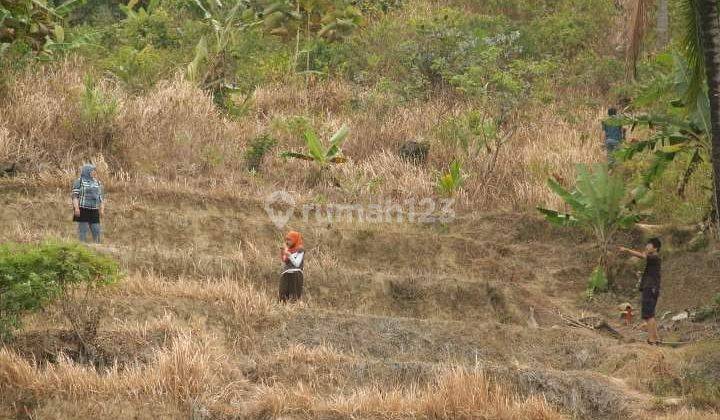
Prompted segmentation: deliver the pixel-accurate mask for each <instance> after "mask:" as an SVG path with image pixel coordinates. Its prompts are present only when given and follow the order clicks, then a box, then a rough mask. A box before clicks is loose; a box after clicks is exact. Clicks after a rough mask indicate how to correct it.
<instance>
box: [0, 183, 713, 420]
mask: <svg viewBox="0 0 720 420" xmlns="http://www.w3.org/2000/svg"><path fill="white" fill-rule="evenodd" d="M64 181H66V180H64V179H61V178H59V179H54V180H46V181H44V182H42V183H39V182H37V181H34V182H26V181H21V180H11V181H2V184H0V188H1V191H2V201H3V202H2V205H3V212H2V213H1V214H0V229H1V230H2V231H3V232H4V233H3V240H14V241H29V240H37V239H40V238H45V237H48V236H51V237H52V236H55V237H63V238H65V237H72V236H73V234H74V231H73V228H74V226H73V225H72V223H70V222H69V218H68V208H69V207H68V198H67V192H66V191H65V190H64V189H63V188H62V186H63V185H64ZM108 194H109V197H110V198H109V200H110V201H109V207H108V209H109V210H108V216H107V222H106V224H105V226H106V241H105V244H104V245H102V246H101V247H100V249H101V250H103V251H105V252H108V253H110V254H112V255H114V256H115V257H117V258H118V259H119V260H120V261H122V264H123V267H124V269H125V271H126V273H127V277H126V279H125V280H123V281H122V282H121V283H120V284H119V285H118V286H117V287H115V288H113V289H112V290H111V291H109V292H107V293H102V294H99V295H98V296H97V299H96V300H95V304H96V305H98V306H99V307H101V308H102V309H103V312H102V313H103V315H102V321H101V324H100V329H99V332H98V335H97V338H96V339H95V340H94V341H93V342H92V343H89V344H88V345H87V346H81V345H80V343H78V340H77V338H75V336H74V335H73V334H72V333H71V331H70V329H69V326H68V325H65V324H64V321H63V319H62V317H60V316H59V314H58V312H57V308H51V309H49V310H48V311H46V312H45V313H42V314H39V315H37V316H33V317H32V318H31V319H30V320H28V321H27V328H26V329H25V330H23V332H21V333H20V334H19V336H18V337H17V340H15V341H14V342H13V343H12V344H10V345H9V346H8V347H6V348H5V349H3V350H0V388H1V389H2V390H3V393H2V397H0V401H1V402H2V405H1V406H0V410H2V411H0V413H1V414H2V416H3V417H29V418H84V417H87V416H90V415H93V416H99V417H101V418H110V417H122V418H151V417H160V418H178V417H184V418H187V417H188V416H190V417H192V418H281V417H282V418H411V417H427V418H433V417H449V418H461V417H463V418H479V417H481V418H556V417H561V416H570V417H576V418H648V417H652V416H660V415H669V416H671V417H673V416H680V417H684V416H686V415H690V414H689V413H690V411H683V410H686V407H687V406H689V405H690V402H689V398H683V397H681V395H680V393H679V391H680V388H679V387H676V386H673V384H672V381H674V380H679V379H678V378H679V375H680V372H681V369H682V366H685V364H686V363H687V360H688V357H690V356H689V355H697V354H705V355H707V354H708V353H707V346H708V345H710V344H711V343H712V342H711V341H710V342H707V341H706V342H704V343H699V344H697V345H694V346H689V347H683V348H679V349H673V348H653V347H649V346H646V345H644V344H641V341H640V340H642V335H641V334H640V333H639V332H637V331H632V330H629V329H622V328H620V327H619V325H618V323H616V322H615V319H614V318H612V317H610V314H611V311H610V309H609V308H610V307H611V306H612V305H611V300H612V299H611V298H608V301H602V302H599V303H598V302H594V303H590V304H588V303H587V302H586V301H584V300H583V298H582V296H583V289H584V279H585V276H586V273H585V268H584V267H587V266H589V265H588V261H591V248H590V245H589V244H588V243H586V242H585V241H584V240H583V239H582V238H581V237H576V236H574V235H573V234H571V232H567V231H562V230H558V229H555V228H551V227H549V226H548V225H546V224H545V223H544V222H543V221H541V220H539V219H537V218H535V217H534V216H529V215H525V214H512V213H496V214H475V215H465V216H462V215H461V217H459V218H458V220H456V221H455V222H453V223H450V224H447V225H417V224H414V225H409V224H405V225H400V224H362V225H358V224H351V223H338V224H332V225H328V224H317V223H314V222H311V223H309V224H295V225H292V226H293V227H296V228H299V229H301V230H302V231H303V232H304V233H305V235H306V243H307V245H308V263H307V268H306V287H307V288H306V291H307V293H306V298H305V299H304V301H303V302H302V303H299V304H294V305H287V306H283V305H280V304H278V303H276V301H275V293H276V284H277V274H276V273H277V268H278V267H277V262H276V254H277V251H276V249H277V247H278V246H279V245H278V244H279V239H280V238H281V236H280V235H281V233H280V232H279V231H278V230H277V229H276V228H275V226H274V225H273V224H272V223H271V222H270V220H269V219H268V218H267V216H266V215H265V212H264V210H263V202H262V200H257V199H254V198H250V197H241V196H235V195H233V194H230V193H227V192H222V193H221V192H218V191H213V190H212V189H210V190H205V191H204V192H203V191H201V190H199V189H198V190H196V189H192V188H190V187H187V188H186V189H185V190H178V189H177V188H175V187H173V188H172V189H171V188H169V187H167V186H163V185H155V186H150V185H147V186H142V188H137V185H133V184H132V183H127V182H124V181H117V180H116V181H111V182H110V183H109V192H108ZM170 198H172V199H170ZM291 224H292V222H291ZM629 239H632V238H629ZM683 255H684V254H682V253H680V252H679V253H678V254H673V255H672V256H671V257H670V263H669V264H668V265H669V266H670V267H671V268H670V270H672V267H673V263H672V261H673V260H675V261H678V264H679V265H681V262H682V259H683V258H686V257H684V256H683ZM706 257H707V256H706V255H705V254H696V255H695V256H694V258H696V259H697V258H706ZM708 261H709V262H708V264H707V268H708V269H712V262H710V261H711V260H710V259H708ZM715 269H716V268H715ZM699 274H701V273H698V275H699ZM685 281H686V282H692V281H693V277H690V278H686V279H685ZM673 287H675V286H673V281H672V280H670V281H669V282H668V290H669V291H672V288H673ZM715 291H717V290H715ZM712 292H713V291H712V290H707V291H704V292H703V293H706V294H712ZM671 294H672V292H668V296H671ZM698 299H701V297H698ZM671 301H672V298H671V297H669V298H668V299H667V300H665V299H664V300H663V301H662V302H661V306H663V305H665V306H667V307H671V306H672V304H671V303H670V302H671ZM531 311H533V312H534V316H533V319H534V320H535V322H533V321H530V320H529V317H530V314H531ZM559 314H565V315H571V316H575V317H580V316H583V314H584V316H589V315H594V316H597V317H602V318H605V319H609V321H610V324H611V325H612V326H613V327H614V328H615V329H620V330H621V332H622V333H623V334H624V337H623V338H622V339H620V340H618V339H617V338H616V337H613V336H612V335H610V334H606V333H604V332H603V331H600V330H595V331H593V330H589V329H583V328H573V327H571V326H568V325H567V324H566V323H565V322H563V320H562V319H561V318H560V316H559ZM702 346H705V347H702ZM703 348H704V350H703ZM693 357H695V356H693ZM666 383H667V384H666ZM663 384H666V385H663ZM663 386H664V388H662V387H663ZM661 388H662V389H661ZM676 391H677V392H676ZM678 410H680V411H678ZM692 415H696V416H698V418H702V412H701V411H697V412H693V414H692ZM707 415H708V416H709V417H707V418H711V415H710V414H707Z"/></svg>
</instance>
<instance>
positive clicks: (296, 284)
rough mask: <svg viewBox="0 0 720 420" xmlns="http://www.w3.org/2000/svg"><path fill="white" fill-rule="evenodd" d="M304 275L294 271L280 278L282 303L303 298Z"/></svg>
mask: <svg viewBox="0 0 720 420" xmlns="http://www.w3.org/2000/svg"><path fill="white" fill-rule="evenodd" d="M302 291H303V273H302V271H293V272H290V273H285V274H283V275H282V276H280V301H281V302H287V301H288V300H290V301H295V300H298V299H300V298H301V297H302Z"/></svg>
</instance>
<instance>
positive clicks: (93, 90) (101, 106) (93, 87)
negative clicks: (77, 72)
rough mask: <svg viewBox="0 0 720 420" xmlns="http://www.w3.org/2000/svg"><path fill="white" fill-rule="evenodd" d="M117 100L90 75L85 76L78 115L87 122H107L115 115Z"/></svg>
mask: <svg viewBox="0 0 720 420" xmlns="http://www.w3.org/2000/svg"><path fill="white" fill-rule="evenodd" d="M117 110H118V101H117V99H115V98H114V97H113V96H112V95H109V94H107V93H105V92H103V90H102V89H101V88H100V87H99V86H98V85H97V82H96V81H95V79H94V78H93V77H92V76H89V75H88V76H85V80H84V89H83V94H82V97H81V99H80V117H81V118H82V120H83V122H85V123H87V124H107V123H110V122H112V120H113V119H114V118H115V116H116V115H117Z"/></svg>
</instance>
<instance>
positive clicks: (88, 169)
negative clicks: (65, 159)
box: [80, 163, 95, 181]
mask: <svg viewBox="0 0 720 420" xmlns="http://www.w3.org/2000/svg"><path fill="white" fill-rule="evenodd" d="M94 170H95V165H93V164H91V163H87V164H85V165H83V167H82V170H80V179H82V180H83V181H93V180H94V179H95V178H93V176H92V172H93V171H94Z"/></svg>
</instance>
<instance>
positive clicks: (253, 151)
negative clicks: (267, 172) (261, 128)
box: [245, 134, 277, 172]
mask: <svg viewBox="0 0 720 420" xmlns="http://www.w3.org/2000/svg"><path fill="white" fill-rule="evenodd" d="M276 144H277V140H275V139H274V138H272V137H270V136H268V135H267V134H263V135H262V136H259V137H256V138H255V139H253V140H252V141H251V142H250V146H249V147H248V149H247V151H245V162H246V164H247V169H248V171H255V172H260V170H261V169H262V163H263V160H264V159H265V155H266V154H267V152H269V151H270V150H271V149H272V148H273V147H275V145H276Z"/></svg>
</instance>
